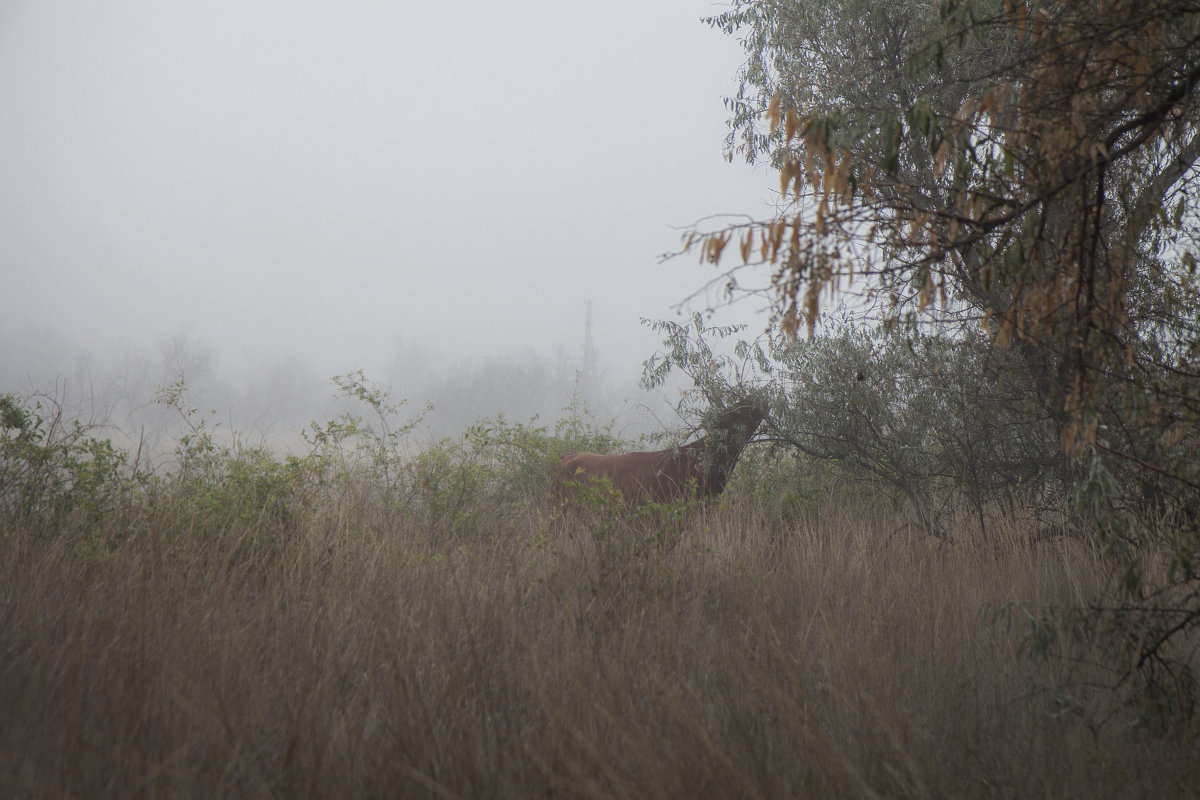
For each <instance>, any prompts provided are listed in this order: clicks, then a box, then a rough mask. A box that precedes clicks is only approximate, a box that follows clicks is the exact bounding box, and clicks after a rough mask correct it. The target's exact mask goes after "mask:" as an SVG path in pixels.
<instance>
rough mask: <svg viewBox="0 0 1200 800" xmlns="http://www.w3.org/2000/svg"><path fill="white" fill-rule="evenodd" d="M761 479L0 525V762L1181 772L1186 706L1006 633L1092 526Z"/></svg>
mask: <svg viewBox="0 0 1200 800" xmlns="http://www.w3.org/2000/svg"><path fill="white" fill-rule="evenodd" d="M746 485H748V484H747V478H746V477H745V476H741V478H740V481H735V485H734V486H733V487H732V488H731V489H730V491H729V493H728V495H727V498H726V501H725V502H724V503H722V504H720V505H710V506H709V507H708V508H706V509H692V510H688V511H685V512H683V513H682V514H680V515H676V517H673V518H672V520H670V521H669V522H668V524H664V525H659V526H658V527H654V526H649V525H646V524H633V525H627V524H624V523H621V522H620V521H619V520H618V521H614V518H613V516H612V514H611V512H610V510H605V509H600V510H597V511H596V512H595V513H592V514H580V515H577V516H572V517H571V518H569V519H566V520H551V519H550V516H549V514H548V511H547V510H546V509H545V508H544V507H541V506H540V505H539V504H537V503H530V504H528V505H527V506H526V507H525V509H524V510H523V511H522V510H520V509H519V508H518V509H516V510H514V509H513V508H509V509H507V510H506V511H504V512H503V513H501V512H500V510H499V509H498V508H497V509H495V513H490V514H489V513H486V510H485V513H482V514H480V515H477V517H480V516H481V517H482V518H483V521H482V522H481V521H480V520H479V519H476V521H475V523H474V525H473V527H472V532H471V533H470V535H467V534H462V535H455V529H454V525H452V524H447V523H444V522H443V523H438V524H436V525H435V524H434V523H433V522H431V521H430V520H429V518H428V517H426V518H420V519H418V517H416V516H414V515H411V514H400V513H396V514H395V515H393V516H389V514H388V512H387V511H386V510H381V508H382V506H379V505H378V504H376V503H374V502H373V501H372V500H371V498H370V496H369V493H368V492H366V491H365V490H364V489H362V487H358V489H359V490H361V491H356V487H355V486H354V485H353V484H344V485H342V486H341V487H340V488H336V489H335V488H334V487H324V488H322V489H321V490H320V491H321V492H322V493H323V496H325V497H326V498H330V499H329V502H327V503H325V504H323V505H321V506H320V507H319V508H318V507H313V506H312V505H311V504H310V505H304V504H298V505H297V507H295V508H285V509H283V510H282V513H281V512H280V509H279V508H277V507H272V506H269V505H263V504H259V505H258V506H254V505H253V504H251V505H250V506H248V507H250V508H255V507H256V508H259V509H260V512H261V513H259V514H258V515H257V516H256V515H254V514H247V513H245V509H242V511H240V512H238V513H232V512H230V513H227V514H225V516H221V515H220V514H219V511H218V509H220V508H221V506H219V505H216V506H211V507H210V506H201V508H203V509H205V510H204V512H203V514H201V513H198V512H197V510H196V508H197V506H196V504H195V503H194V502H192V501H190V500H188V499H187V498H186V497H181V496H174V495H171V494H170V493H169V492H165V493H164V492H160V493H159V494H158V495H157V500H156V501H155V502H153V503H150V502H146V501H144V500H143V501H139V502H138V503H136V504H131V505H130V506H129V507H127V508H124V509H121V508H117V507H114V508H113V510H111V511H110V512H109V513H108V514H107V515H106V516H104V517H102V518H100V519H99V520H97V519H96V518H94V517H93V518H91V521H90V522H89V523H88V524H89V525H91V527H90V528H88V529H87V530H86V531H85V529H84V528H83V527H78V526H79V525H82V523H79V522H78V520H76V521H75V522H71V521H70V520H67V521H66V522H61V523H60V525H61V526H62V527H61V528H60V529H56V530H40V531H37V532H36V533H27V534H25V535H23V534H22V531H19V530H13V529H10V530H8V531H7V533H5V535H4V538H3V541H2V542H0V652H2V656H0V719H2V720H3V724H2V725H0V794H2V795H4V796H9V797H78V798H90V797H127V796H145V797H345V796H389V797H391V796H415V797H422V796H427V797H442V798H449V797H535V796H536V797H630V798H648V797H764V798H766V797H771V798H775V797H839V798H844V797H903V798H909V797H911V798H924V797H947V798H949V797H1013V798H1025V797H1079V798H1097V797H1114V798H1115V797H1122V798H1127V797H1194V796H1195V795H1196V792H1197V787H1198V786H1200V759H1197V758H1196V752H1197V741H1196V738H1195V735H1194V733H1191V732H1189V731H1187V730H1184V731H1177V732H1176V733H1175V734H1173V735H1171V736H1168V737H1152V736H1149V735H1145V734H1143V733H1141V732H1139V729H1138V728H1137V727H1136V726H1133V725H1131V724H1130V723H1131V721H1132V720H1133V719H1134V717H1133V714H1132V712H1131V711H1130V710H1129V709H1127V708H1126V707H1125V706H1124V705H1122V703H1121V699H1122V698H1121V696H1120V695H1119V694H1117V693H1113V692H1111V691H1109V690H1107V689H1106V688H1104V686H1103V684H1104V682H1105V681H1107V680H1109V676H1108V675H1107V674H1106V673H1103V672H1101V671H1099V670H1098V669H1095V668H1092V667H1089V666H1088V661H1089V659H1088V654H1087V653H1086V652H1084V653H1078V654H1076V655H1077V656H1079V658H1051V659H1046V658H1041V659H1039V658H1037V657H1027V654H1026V655H1021V654H1019V651H1022V650H1023V649H1025V650H1028V649H1029V648H1028V647H1026V646H1025V645H1028V641H1027V640H1025V638H1024V637H1026V635H1027V634H1028V632H1029V630H1030V627H1029V624H1028V617H1027V616H1026V611H1028V612H1029V613H1031V614H1033V615H1034V616H1036V615H1037V614H1038V613H1039V612H1040V610H1042V609H1046V608H1050V607H1055V606H1078V605H1084V604H1087V603H1089V602H1092V601H1097V600H1101V599H1103V598H1105V597H1106V596H1107V592H1108V590H1109V587H1110V584H1111V581H1112V576H1111V575H1109V574H1108V567H1107V566H1106V561H1105V560H1104V559H1103V558H1102V557H1101V555H1100V553H1099V552H1098V551H1097V550H1096V549H1095V548H1094V547H1093V546H1091V545H1090V544H1089V543H1088V541H1087V540H1086V539H1084V538H1069V537H1061V536H1060V537H1056V538H1049V539H1044V540H1042V541H1039V542H1036V543H1034V542H1033V541H1032V539H1031V536H1030V530H1032V524H1031V525H1030V526H1023V525H1018V524H1016V523H1014V522H1011V521H1010V522H1007V523H997V525H996V526H995V527H993V528H992V529H991V530H989V531H988V532H987V534H986V535H984V534H982V533H980V532H979V531H978V529H977V528H972V527H971V526H969V525H968V524H966V523H964V524H963V526H962V532H961V533H960V534H958V535H955V536H954V537H953V538H952V539H949V540H947V539H943V538H935V537H928V536H921V535H920V534H919V533H917V532H915V531H913V530H910V529H907V528H904V527H903V526H898V525H897V523H896V520H895V518H894V517H895V512H894V511H893V510H892V509H891V507H890V506H887V505H885V504H882V503H877V502H873V501H872V500H871V496H870V495H869V494H863V493H861V492H859V493H854V492H847V493H842V494H839V495H837V496H836V497H830V498H826V499H824V500H822V501H821V502H820V503H817V504H816V505H815V506H813V507H811V508H810V509H809V510H807V511H804V512H803V513H795V514H790V515H786V516H781V515H780V514H779V513H778V505H777V504H776V506H775V507H774V508H772V507H771V506H770V505H769V504H764V503H763V502H761V501H760V500H755V499H751V498H750V496H749V494H746V493H740V488H739V487H745V486H746ZM760 494H761V493H760ZM173 497H174V499H172V498H173ZM489 519H490V520H492V524H491V527H490V528H489V526H488V524H487V520H489ZM280 520H283V522H280ZM422 520H423V521H422ZM72 524H75V525H77V527H76V528H73V529H72V528H71V525H72ZM1023 642H1024V644H1023ZM1038 652H1039V651H1037V650H1036V648H1035V649H1034V650H1033V655H1034V656H1036V655H1037V653H1038Z"/></svg>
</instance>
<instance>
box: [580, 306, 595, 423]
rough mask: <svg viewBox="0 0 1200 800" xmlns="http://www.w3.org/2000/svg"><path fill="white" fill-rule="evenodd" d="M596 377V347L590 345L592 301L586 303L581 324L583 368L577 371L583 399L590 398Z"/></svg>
mask: <svg viewBox="0 0 1200 800" xmlns="http://www.w3.org/2000/svg"><path fill="white" fill-rule="evenodd" d="M595 377H596V347H595V345H593V344H592V301H591V300H588V301H587V314H586V315H585V316H584V322H583V366H582V367H581V368H580V370H579V393H580V394H581V395H583V397H584V399H585V400H586V399H588V398H590V397H591V388H592V382H593V381H594V380H595Z"/></svg>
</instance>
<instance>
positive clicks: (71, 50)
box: [0, 0, 771, 391]
mask: <svg viewBox="0 0 1200 800" xmlns="http://www.w3.org/2000/svg"><path fill="white" fill-rule="evenodd" d="M721 10H723V8H722V6H719V5H713V4H708V3H697V2H688V1H687V0H655V2H647V1H646V0H636V1H633V0H630V1H628V2H605V3H575V2H562V0H557V1H555V0H526V1H525V2H505V3H492V2H430V3H420V4H418V3H410V2H383V0H370V1H368V0H357V1H345V0H343V1H341V2H336V3H334V2H315V1H313V0H286V2H284V1H282V0H280V1H279V2H267V1H265V0H253V1H247V0H238V1H237V2H234V1H232V0H214V1H213V2H199V1H197V2H186V3H184V2H152V1H151V0H140V1H138V0H106V2H93V1H91V0H88V1H80V2H56V1H55V0H29V1H28V2H19V1H17V0H6V1H4V2H0V109H3V110H2V111H0V126H2V129H3V135H2V138H3V142H4V145H3V148H0V186H2V187H3V191H2V192H0V281H2V282H0V335H2V336H3V348H4V353H3V358H4V360H5V361H6V362H7V363H6V366H7V367H8V369H7V371H4V372H3V375H4V376H5V378H4V379H5V380H12V379H13V375H14V373H18V374H19V373H21V372H22V371H25V372H29V371H30V367H29V363H30V360H31V359H33V360H35V361H37V364H36V367H37V369H36V372H37V374H39V375H44V374H46V373H47V372H48V371H55V370H59V371H62V372H64V373H65V372H67V371H69V370H70V369H72V368H73V364H71V363H63V364H62V366H61V367H58V366H57V365H56V364H55V363H53V362H54V360H55V359H66V358H67V357H68V356H70V357H71V358H76V357H77V356H74V355H70V354H73V353H76V352H77V351H78V352H83V353H84V354H85V357H90V358H95V357H97V356H98V354H103V353H105V352H109V351H120V350H121V349H122V348H125V349H128V348H137V347H139V346H146V345H147V343H153V342H155V341H161V340H162V339H163V338H164V337H167V338H169V337H178V336H180V335H185V336H187V337H191V338H192V339H193V340H195V341H197V342H200V343H202V344H203V345H204V346H206V347H209V348H211V349H212V352H213V353H215V357H216V358H217V359H218V360H219V361H220V362H221V364H222V365H225V366H227V367H228V368H230V369H233V368H235V367H237V366H238V365H245V364H261V363H264V361H266V360H270V359H276V358H277V359H281V360H283V359H291V363H296V364H303V365H304V367H305V368H306V369H309V370H312V371H314V372H315V373H318V374H321V375H332V374H335V373H342V372H346V371H348V370H350V369H357V368H360V367H362V368H366V369H368V370H372V369H380V368H382V366H383V365H384V364H385V363H387V361H388V359H389V358H390V357H391V356H392V354H393V353H394V351H395V349H396V348H397V347H398V346H404V347H408V348H410V349H411V348H417V349H419V350H421V352H429V353H436V354H438V355H437V357H438V358H442V359H448V360H449V361H451V362H452V361H453V360H455V359H462V358H474V359H482V360H486V359H487V358H490V357H492V356H496V355H499V354H505V353H509V354H511V353H521V352H535V353H542V354H552V353H554V352H560V353H562V352H569V353H574V352H576V351H578V350H579V349H580V347H581V343H582V341H583V337H584V324H583V323H584V309H585V305H586V303H587V301H589V300H590V301H591V302H592V308H593V311H592V313H593V328H592V337H593V341H594V344H595V348H596V351H597V352H598V354H599V356H600V358H601V359H602V360H603V362H604V365H605V368H606V370H607V371H608V372H609V373H615V374H617V375H618V376H620V377H622V379H624V377H625V376H626V375H628V376H630V377H631V378H632V379H633V380H636V376H637V373H638V371H639V365H640V362H641V360H642V359H644V358H646V357H647V356H649V355H650V354H651V352H653V350H654V348H655V345H656V344H657V338H656V336H655V335H654V334H653V333H652V332H650V331H648V330H646V329H645V328H644V327H642V326H641V325H639V322H638V320H639V318H641V317H649V318H671V319H675V318H678V317H677V316H676V314H677V309H676V305H677V304H678V303H680V301H682V300H683V299H684V298H685V297H687V296H688V295H689V294H691V293H692V292H693V291H694V290H695V289H697V288H699V287H700V286H702V285H703V284H704V283H705V282H706V281H707V280H709V279H710V278H712V277H713V276H714V273H713V270H712V268H711V267H701V266H699V265H698V264H697V263H696V259H695V258H693V257H687V258H684V259H679V260H676V261H672V262H668V263H666V264H660V263H659V262H658V258H657V257H658V256H659V255H660V254H661V253H663V252H665V251H668V250H671V249H673V248H675V247H676V246H677V245H678V243H679V235H680V229H681V228H683V227H686V226H688V225H689V224H691V223H693V222H695V221H697V220H699V219H700V218H702V217H704V216H706V215H710V214H715V213H739V212H740V213H753V214H756V215H759V216H762V215H763V213H764V202H765V198H766V197H767V194H768V191H767V188H768V187H769V185H770V183H771V181H770V179H769V178H768V177H767V176H766V175H765V174H764V173H763V172H761V171H759V172H755V171H753V170H751V169H750V168H749V167H747V166H746V165H744V164H741V163H739V162H737V161H735V162H734V163H732V164H730V163H726V161H725V160H724V159H723V155H722V145H723V137H724V134H725V119H726V116H727V115H726V111H725V109H724V108H723V105H722V97H724V96H727V95H730V94H733V93H734V91H735V90H736V83H735V77H736V71H737V67H738V65H739V63H740V60H741V55H742V54H741V51H740V49H739V47H738V45H737V42H736V41H734V40H733V39H731V38H729V37H725V36H723V35H722V34H720V33H718V32H716V31H713V30H711V29H709V28H708V27H707V26H706V25H704V24H702V23H701V22H700V18H701V17H704V16H707V15H711V14H715V13H719V12H720V11H721ZM717 299H718V298H714V297H709V298H705V297H701V298H699V299H697V300H696V301H693V302H692V303H691V305H689V306H685V307H684V309H683V310H684V312H685V313H686V312H687V310H688V309H695V310H703V309H704V308H706V307H707V306H708V305H709V304H710V303H711V302H713V301H715V300H717ZM722 320H723V321H726V322H729V321H735V322H736V321H743V322H747V323H750V324H751V325H752V326H757V327H758V328H761V327H762V326H763V325H764V324H765V321H766V320H765V315H763V314H762V313H761V309H759V308H758V307H756V306H754V305H751V304H747V305H744V306H742V307H735V309H733V310H727V311H725V312H723V316H722ZM43 353H44V354H46V355H44V356H43V355H42V354H43ZM432 357H433V356H431V358H432ZM47 361H49V362H50V363H47ZM16 388H20V387H14V386H0V391H3V390H6V389H8V390H11V389H16Z"/></svg>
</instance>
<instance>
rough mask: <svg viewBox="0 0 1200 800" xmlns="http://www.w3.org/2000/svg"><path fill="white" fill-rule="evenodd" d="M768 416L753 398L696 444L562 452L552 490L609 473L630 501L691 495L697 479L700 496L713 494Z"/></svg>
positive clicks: (561, 492) (560, 494)
mask: <svg viewBox="0 0 1200 800" xmlns="http://www.w3.org/2000/svg"><path fill="white" fill-rule="evenodd" d="M765 416H766V414H765V412H764V410H763V408H762V406H761V405H759V404H758V403H754V402H751V401H749V400H747V401H743V402H741V403H739V404H737V405H736V406H733V407H732V408H731V409H729V410H728V411H726V412H724V413H723V414H721V415H720V416H719V417H717V419H716V421H714V422H713V423H712V425H710V426H709V428H708V435H707V436H704V437H702V438H700V439H697V440H696V441H694V442H692V443H691V444H685V445H682V446H680V447H670V448H667V449H666V450H656V451H654V452H651V453H621V454H618V455H600V454H598V453H578V452H575V451H573V450H571V451H568V452H566V453H563V456H562V459H561V460H560V461H559V462H558V469H557V470H556V471H555V473H554V480H553V481H552V483H551V492H552V496H553V497H555V498H556V499H557V500H558V501H562V500H565V499H567V496H568V495H567V491H566V490H567V488H568V487H569V486H570V485H572V484H580V483H584V482H586V481H587V480H589V479H591V478H608V479H609V480H611V481H612V484H613V487H615V488H616V489H617V491H618V492H620V493H621V497H622V499H623V500H624V501H625V502H626V503H629V504H630V505H636V504H639V503H646V502H651V503H667V502H671V501H672V500H679V499H681V498H683V497H687V496H689V494H690V492H691V491H693V490H692V489H691V488H690V487H691V485H692V481H695V490H694V491H695V492H696V495H697V496H698V497H712V496H713V495H718V494H720V493H721V492H722V491H724V490H725V484H726V483H727V482H728V481H729V475H730V473H732V472H733V467H734V465H735V464H737V460H738V457H739V456H741V454H742V449H743V448H745V446H746V443H747V442H749V441H750V437H751V436H753V435H754V431H755V430H757V429H758V426H759V424H760V423H761V422H762V421H763V419H764V417H765Z"/></svg>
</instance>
